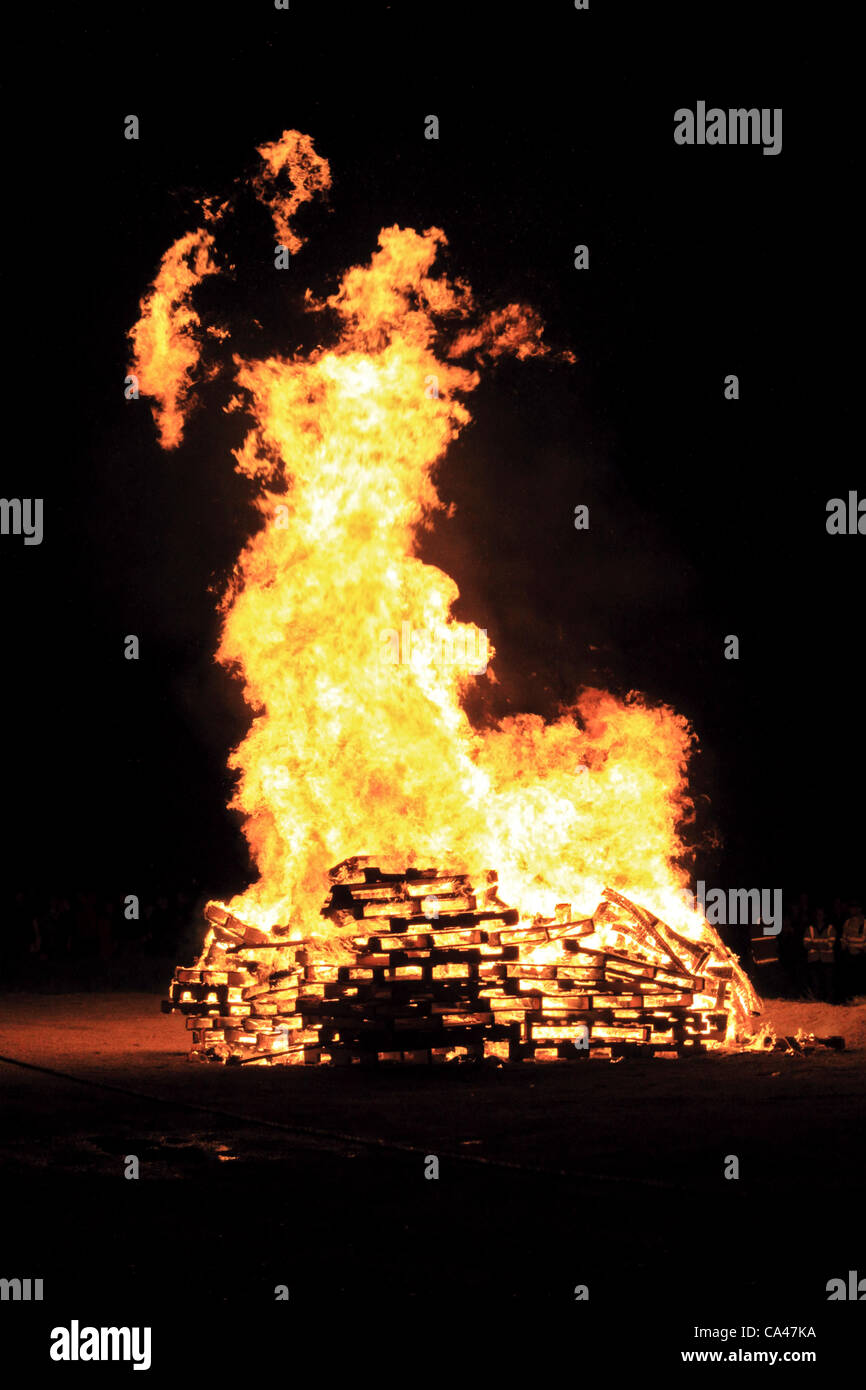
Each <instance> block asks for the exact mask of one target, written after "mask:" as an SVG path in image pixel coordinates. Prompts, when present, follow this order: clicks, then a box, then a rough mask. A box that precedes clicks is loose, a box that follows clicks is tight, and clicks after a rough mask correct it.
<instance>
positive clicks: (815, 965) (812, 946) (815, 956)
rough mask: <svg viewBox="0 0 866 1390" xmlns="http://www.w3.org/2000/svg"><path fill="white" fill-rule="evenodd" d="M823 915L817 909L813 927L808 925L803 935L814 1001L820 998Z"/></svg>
mask: <svg viewBox="0 0 866 1390" xmlns="http://www.w3.org/2000/svg"><path fill="white" fill-rule="evenodd" d="M823 918H824V914H823V912H822V911H821V909H820V908H819V909H818V911H817V913H816V914H815V921H816V922H817V923H818V925H817V926H815V925H814V924H813V923H810V924H809V926H808V927H807V928H806V930H805V931H804V933H803V947H804V949H805V952H806V972H807V974H808V977H809V988H810V989H811V991H812V994H813V995H814V996H815V998H816V999H820V998H821V987H822V985H823V983H824V982H823V980H822V978H821V933H822V931H823V929H824V921H823Z"/></svg>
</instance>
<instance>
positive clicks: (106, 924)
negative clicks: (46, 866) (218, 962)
mask: <svg viewBox="0 0 866 1390" xmlns="http://www.w3.org/2000/svg"><path fill="white" fill-rule="evenodd" d="M197 901H198V890H197V886H196V885H194V884H191V885H190V886H189V887H187V888H182V889H178V890H175V891H173V892H165V893H158V894H156V895H155V896H154V897H153V898H152V899H147V898H145V897H141V898H140V899H138V900H133V899H130V898H128V897H120V896H117V895H110V894H106V893H96V892H93V891H82V892H76V893H71V894H62V893H57V894H40V893H32V892H27V891H25V890H23V889H19V890H18V891H17V892H13V893H12V894H11V896H10V895H8V894H7V895H5V898H4V900H3V901H2V902H0V987H2V986H4V985H23V986H27V987H30V986H32V987H33V988H35V989H39V988H41V987H44V986H46V985H47V986H48V987H51V984H52V982H56V981H57V980H59V981H61V982H63V981H65V980H67V979H68V980H70V981H72V982H76V981H78V982H81V983H85V984H86V983H87V982H88V981H92V982H94V983H96V982H100V981H101V982H110V980H111V978H112V977H113V976H118V977H120V978H122V979H123V982H124V983H131V982H133V981H134V979H135V975H136V971H138V973H140V974H141V976H142V978H147V977H148V975H149V974H150V972H149V970H148V968H147V965H148V962H149V961H150V962H153V963H154V964H156V963H157V962H162V961H163V960H171V961H174V960H175V958H176V957H177V954H178V952H181V953H183V952H184V951H185V950H186V951H187V952H189V951H195V949H196V947H197V945H198V944H199V942H198V940H197V939H195V934H196V933H197V934H198V937H201V936H202V935H203V923H202V922H201V920H200V919H199V920H196V918H197V914H196V913H195V907H196V904H197Z"/></svg>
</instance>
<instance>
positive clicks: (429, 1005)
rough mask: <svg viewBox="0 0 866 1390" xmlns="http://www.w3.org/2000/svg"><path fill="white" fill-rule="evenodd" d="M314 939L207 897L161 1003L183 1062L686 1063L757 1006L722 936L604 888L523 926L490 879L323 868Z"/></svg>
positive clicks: (362, 865)
mask: <svg viewBox="0 0 866 1390" xmlns="http://www.w3.org/2000/svg"><path fill="white" fill-rule="evenodd" d="M331 884H332V886H331V892H330V896H329V899H328V901H327V903H326V904H325V907H324V908H323V910H322V911H323V915H324V917H325V918H327V919H328V920H329V922H330V923H331V930H332V933H333V935H332V936H331V937H329V938H316V939H308V940H306V941H300V942H290V941H289V939H288V933H287V932H285V933H284V934H283V935H282V936H280V935H277V934H276V933H267V932H263V931H260V930H258V929H257V928H252V927H248V926H246V925H245V924H244V923H242V922H240V921H239V920H238V919H237V918H234V917H232V916H231V915H230V914H229V913H228V912H227V910H226V909H225V908H222V907H219V906H217V905H215V904H211V905H210V906H209V908H208V909H207V915H208V918H209V921H210V924H211V928H212V931H211V933H210V937H209V943H208V946H207V948H206V952H205V955H204V957H203V960H202V961H200V962H199V964H198V965H197V966H196V967H194V968H190V969H183V968H181V969H178V970H177V971H176V972H175V978H174V981H173V984H172V987H171V992H170V997H169V999H168V1000H167V1001H166V1002H165V1003H164V1005H163V1007H164V1008H165V1009H166V1010H171V1009H179V1010H180V1011H181V1012H183V1013H185V1014H186V1015H187V1027H188V1028H190V1029H191V1030H192V1035H193V1055H195V1056H198V1057H202V1058H205V1059H215V1060H222V1061H225V1060H231V1061H236V1062H261V1063H273V1062H278V1063H286V1062H293V1063H320V1062H330V1063H332V1064H334V1065H350V1064H352V1063H361V1064H367V1065H378V1064H379V1063H384V1062H427V1063H437V1062H446V1061H454V1060H458V1059H461V1060H472V1061H480V1060H483V1059H485V1058H494V1059H497V1060H499V1061H536V1062H538V1061H550V1060H571V1061H578V1060H581V1059H586V1058H605V1059H615V1058H617V1057H620V1056H625V1055H629V1054H647V1055H655V1054H661V1055H668V1056H683V1055H687V1054H688V1053H695V1052H701V1051H704V1050H705V1049H706V1046H707V1044H708V1043H710V1044H715V1045H718V1044H719V1043H721V1042H723V1041H724V1039H725V1037H726V1033H727V1031H728V1024H729V1017H730V1016H731V1014H733V1015H734V1017H735V1018H736V1019H737V1020H739V1021H741V1022H745V1019H746V1017H747V1016H748V1014H749V1013H750V1012H754V1011H756V1010H757V1000H756V999H755V996H754V994H753V992H752V990H751V987H750V986H749V983H748V980H747V979H746V977H745V975H744V974H743V972H742V971H741V969H740V968H739V966H738V965H737V964H736V962H735V961H734V960H733V958H731V957H730V956H729V955H728V954H727V952H726V951H725V949H724V947H723V946H722V945H721V943H716V944H712V943H711V944H707V943H705V942H703V941H701V942H694V941H691V940H689V939H687V938H686V937H684V936H682V935H680V934H678V933H677V932H675V931H674V930H673V929H672V928H670V927H668V926H667V925H666V924H665V923H663V922H661V921H659V920H658V919H657V918H656V917H654V916H653V915H652V914H651V913H649V912H647V911H645V910H643V909H641V908H639V907H636V906H635V905H634V904H633V903H631V902H629V900H628V899H626V898H623V897H622V896H621V895H620V894H618V893H615V892H613V891H611V890H606V891H605V897H604V900H603V902H602V903H601V904H600V905H599V907H598V908H597V909H596V911H595V913H594V914H593V916H592V917H589V918H575V917H574V916H573V915H572V913H571V908H570V905H569V904H565V903H564V904H561V905H560V906H559V907H558V908H557V909H556V915H555V917H553V918H551V919H536V920H534V921H532V922H526V921H524V922H523V923H521V922H520V920H519V914H518V912H517V911H516V910H515V909H512V908H508V907H507V906H506V905H505V904H504V903H502V902H500V900H499V898H498V895H497V882H496V875H495V873H488V874H486V875H484V876H483V880H482V882H481V885H480V887H479V886H475V885H473V883H471V882H470V880H469V878H468V877H467V876H466V875H464V874H448V873H443V872H438V871H436V870H421V869H407V870H405V871H404V872H402V873H383V872H381V871H380V869H379V868H378V866H376V865H375V864H374V863H372V862H371V861H370V860H364V859H358V858H356V859H352V860H347V861H345V862H344V863H343V864H340V865H338V866H337V867H336V868H335V869H334V870H332V871H331Z"/></svg>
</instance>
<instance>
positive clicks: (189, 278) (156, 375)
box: [129, 209, 219, 449]
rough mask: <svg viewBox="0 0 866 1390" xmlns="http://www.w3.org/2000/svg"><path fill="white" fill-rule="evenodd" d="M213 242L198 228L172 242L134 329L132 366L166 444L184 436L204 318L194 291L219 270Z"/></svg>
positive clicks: (174, 445)
mask: <svg viewBox="0 0 866 1390" xmlns="http://www.w3.org/2000/svg"><path fill="white" fill-rule="evenodd" d="M205 211H206V215H208V214H207V209H206V210H205ZM213 245H214V239H213V237H212V236H211V234H210V233H209V232H206V231H204V230H202V229H199V230H198V231H193V232H187V233H186V235H185V236H182V237H180V238H179V239H178V240H177V241H176V242H175V243H174V245H173V246H170V247H169V249H168V250H167V251H166V253H165V255H164V256H163V258H162V261H161V263H160V267H159V270H158V272H157V274H156V277H155V279H154V281H153V284H152V286H151V289H150V292H149V294H147V295H145V297H144V299H142V301H141V318H140V319H139V320H138V322H137V323H136V324H135V326H134V327H133V328H132V329H131V331H130V334H129V337H130V340H131V342H132V348H133V354H134V362H133V371H134V373H135V375H136V376H137V377H138V382H139V389H140V391H141V393H142V395H145V396H152V397H153V399H154V401H155V402H156V404H155V405H154V407H153V414H154V418H155V420H156V424H157V428H158V430H159V442H160V444H161V445H162V447H163V448H164V449H176V448H177V446H178V445H179V444H180V442H181V440H182V439H183V431H184V423H185V419H186V414H187V411H188V408H189V404H190V392H191V388H192V385H193V382H194V380H195V373H196V368H197V367H198V363H199V357H200V354H201V346H200V337H199V332H198V330H199V329H200V328H201V320H200V318H199V316H198V314H197V313H196V311H195V309H193V307H192V302H191V300H192V292H193V290H194V289H195V287H196V286H197V285H199V284H200V283H201V281H202V280H203V279H204V277H205V276H206V275H214V274H215V273H216V271H217V269H218V267H217V266H216V265H215V263H214V261H213V259H212V258H211V248H212V247H213ZM217 332H219V330H217Z"/></svg>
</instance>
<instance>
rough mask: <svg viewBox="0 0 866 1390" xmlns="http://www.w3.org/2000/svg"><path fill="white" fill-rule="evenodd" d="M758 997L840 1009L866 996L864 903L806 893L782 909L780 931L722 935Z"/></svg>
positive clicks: (744, 930) (730, 931)
mask: <svg viewBox="0 0 866 1390" xmlns="http://www.w3.org/2000/svg"><path fill="white" fill-rule="evenodd" d="M722 934H723V936H724V937H725V940H726V942H727V944H728V945H729V946H730V947H732V948H733V949H734V950H735V951H736V952H737V954H738V955H739V957H740V960H741V962H742V964H743V965H744V966H745V968H746V970H747V971H748V973H749V975H750V976H751V978H752V980H753V981H754V984H755V987H756V989H757V990H758V993H759V994H760V993H764V994H766V995H768V996H769V997H787V998H794V999H803V998H805V999H820V1000H824V1001H826V1002H827V1003H830V1004H841V1003H845V1002H847V1001H849V1000H851V999H856V998H859V997H864V996H866V922H864V915H863V906H862V899H852V900H850V901H848V902H845V901H843V900H842V899H841V898H838V897H837V898H834V899H833V900H832V901H831V902H829V904H828V903H827V902H826V901H825V902H819V901H817V900H814V899H810V897H809V895H808V894H807V893H802V894H800V896H799V897H798V898H796V899H795V900H793V901H792V902H790V903H788V904H786V905H785V908H784V912H783V916H782V930H781V931H780V933H779V934H778V936H775V937H773V936H767V937H765V936H764V935H763V933H762V929H761V928H760V927H759V926H758V927H740V928H737V927H734V928H728V929H726V930H724V931H723V933H722Z"/></svg>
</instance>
